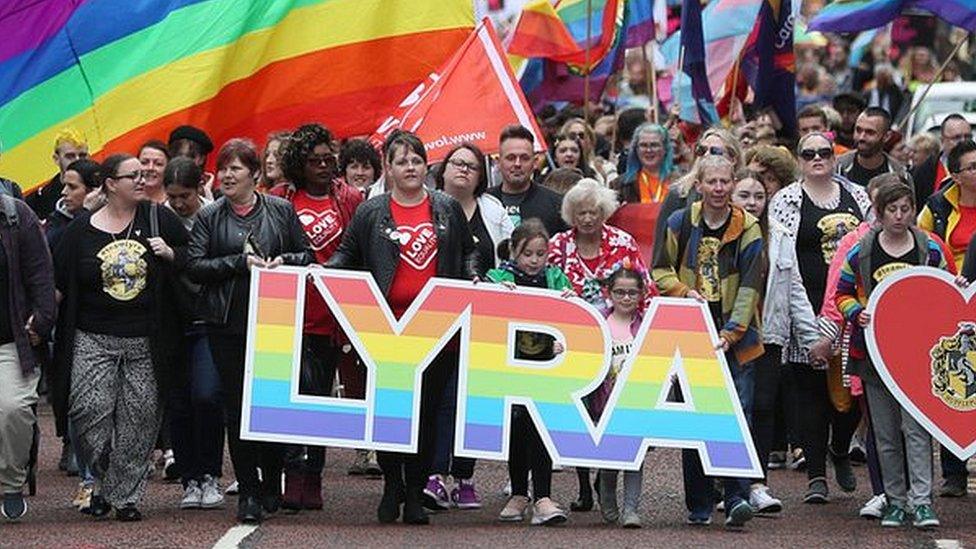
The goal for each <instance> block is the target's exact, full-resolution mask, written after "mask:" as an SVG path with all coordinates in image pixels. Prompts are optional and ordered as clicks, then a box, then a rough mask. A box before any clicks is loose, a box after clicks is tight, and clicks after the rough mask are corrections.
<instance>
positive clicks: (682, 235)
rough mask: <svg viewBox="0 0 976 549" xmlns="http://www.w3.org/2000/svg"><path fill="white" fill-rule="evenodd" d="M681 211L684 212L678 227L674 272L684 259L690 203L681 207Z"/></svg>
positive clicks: (689, 222) (689, 225) (679, 267)
mask: <svg viewBox="0 0 976 549" xmlns="http://www.w3.org/2000/svg"><path fill="white" fill-rule="evenodd" d="M682 211H683V212H684V213H683V214H682V215H681V226H680V227H679V229H678V257H677V259H678V268H677V269H675V272H678V271H679V270H680V269H681V264H682V262H683V261H684V260H685V247H686V246H687V245H688V238H689V237H690V235H691V204H689V205H688V206H686V207H684V208H682Z"/></svg>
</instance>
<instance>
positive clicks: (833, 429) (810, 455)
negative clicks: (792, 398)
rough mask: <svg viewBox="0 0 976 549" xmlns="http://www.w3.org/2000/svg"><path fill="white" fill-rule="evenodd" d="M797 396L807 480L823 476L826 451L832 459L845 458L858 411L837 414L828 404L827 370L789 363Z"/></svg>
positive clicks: (856, 422)
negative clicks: (833, 456) (834, 457)
mask: <svg viewBox="0 0 976 549" xmlns="http://www.w3.org/2000/svg"><path fill="white" fill-rule="evenodd" d="M791 366H792V367H793V372H794V375H795V379H796V395H797V400H798V403H799V406H800V433H801V435H800V436H801V439H802V440H803V453H804V455H805V456H806V458H807V478H809V479H814V478H817V477H823V476H826V473H827V448H828V441H829V447H830V451H831V452H832V453H833V454H834V455H835V456H846V455H847V454H848V452H849V450H850V447H851V437H852V436H854V431H855V430H856V429H857V424H858V423H859V422H860V421H861V410H860V408H858V407H857V406H851V409H850V410H849V411H847V412H838V411H837V410H836V409H835V408H834V405H833V403H832V402H831V401H830V393H829V391H828V389H827V370H816V369H814V368H812V367H811V366H810V365H808V364H792V365H791Z"/></svg>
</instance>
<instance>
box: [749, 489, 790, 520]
mask: <svg viewBox="0 0 976 549" xmlns="http://www.w3.org/2000/svg"><path fill="white" fill-rule="evenodd" d="M749 505H752V508H753V509H755V510H756V512H757V513H779V512H780V511H782V510H783V502H782V501H780V500H778V499H776V498H774V497H773V496H771V495H769V487H768V486H764V485H762V484H757V485H756V486H754V487H753V488H752V490H750V491H749Z"/></svg>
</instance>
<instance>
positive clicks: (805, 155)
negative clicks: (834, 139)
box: [800, 147, 834, 162]
mask: <svg viewBox="0 0 976 549" xmlns="http://www.w3.org/2000/svg"><path fill="white" fill-rule="evenodd" d="M818 156H819V157H820V158H822V159H824V160H830V159H831V158H833V157H834V149H831V148H830V147H824V148H822V149H803V150H802V151H800V158H802V159H804V160H806V161H807V162H809V161H811V160H813V159H814V158H817V157H818Z"/></svg>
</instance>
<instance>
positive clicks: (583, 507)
mask: <svg viewBox="0 0 976 549" xmlns="http://www.w3.org/2000/svg"><path fill="white" fill-rule="evenodd" d="M576 477H577V480H579V498H578V499H577V500H576V501H574V502H572V503H570V504H569V509H570V511H576V512H586V511H592V510H593V489H592V488H591V487H590V470H589V469H587V468H586V467H577V468H576Z"/></svg>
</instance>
